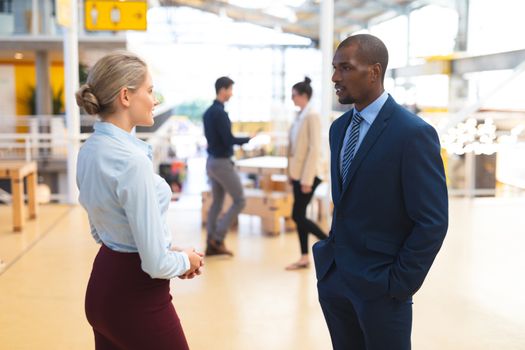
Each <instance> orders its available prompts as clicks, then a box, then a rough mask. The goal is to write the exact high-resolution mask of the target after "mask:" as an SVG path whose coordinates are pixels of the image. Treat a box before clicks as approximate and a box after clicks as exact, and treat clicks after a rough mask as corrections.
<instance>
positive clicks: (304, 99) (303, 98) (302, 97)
mask: <svg viewBox="0 0 525 350" xmlns="http://www.w3.org/2000/svg"><path fill="white" fill-rule="evenodd" d="M292 101H293V103H294V105H296V106H297V107H300V108H301V109H303V108H304V107H305V106H306V105H307V104H308V96H307V95H306V94H300V93H299V91H297V90H295V89H292Z"/></svg>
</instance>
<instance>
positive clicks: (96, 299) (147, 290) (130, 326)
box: [85, 245, 188, 350]
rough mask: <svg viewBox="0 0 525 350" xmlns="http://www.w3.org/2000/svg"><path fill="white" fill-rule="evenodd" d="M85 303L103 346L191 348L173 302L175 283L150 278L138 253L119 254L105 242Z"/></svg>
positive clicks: (102, 348) (129, 349)
mask: <svg viewBox="0 0 525 350" xmlns="http://www.w3.org/2000/svg"><path fill="white" fill-rule="evenodd" d="M85 307H86V316H87V319H88V321H89V324H90V325H91V326H92V327H93V332H94V334H95V348H96V349H97V350H110V349H127V350H132V349H136V350H142V349H162V350H168V349H169V350H175V349H176V350H187V349H188V344H187V342H186V338H185V336H184V332H183V330H182V327H181V324H180V321H179V318H178V316H177V313H176V312H175V308H174V307H173V304H172V303H171V295H170V281H169V280H162V279H153V278H151V277H149V275H147V274H146V273H145V272H144V271H142V269H141V267H140V257H139V255H138V254H137V253H119V252H115V251H113V250H111V249H109V248H107V247H106V246H104V245H102V247H101V248H100V251H99V252H98V255H97V257H96V258H95V262H94V263H93V270H92V272H91V277H90V279H89V283H88V288H87V292H86V305H85Z"/></svg>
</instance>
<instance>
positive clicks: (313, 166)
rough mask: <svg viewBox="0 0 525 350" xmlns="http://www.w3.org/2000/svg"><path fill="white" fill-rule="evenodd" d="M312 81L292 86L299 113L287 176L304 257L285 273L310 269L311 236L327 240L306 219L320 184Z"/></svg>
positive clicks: (292, 131)
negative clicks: (309, 239)
mask: <svg viewBox="0 0 525 350" xmlns="http://www.w3.org/2000/svg"><path fill="white" fill-rule="evenodd" d="M310 82H311V80H310V78H308V77H306V78H304V81H302V82H299V83H297V84H295V85H294V86H293V87H292V100H293V103H294V104H295V105H296V106H297V107H299V109H300V110H299V112H298V113H297V116H296V117H295V120H294V122H293V124H292V127H291V128H290V133H289V138H288V145H289V146H288V176H289V178H290V181H291V183H292V186H293V196H294V202H293V210H292V219H293V220H294V221H295V223H296V225H297V233H298V234H299V243H300V247H301V257H300V259H299V260H298V261H296V262H294V263H292V264H290V265H288V266H287V267H286V270H297V269H303V268H307V267H308V266H309V265H310V259H309V257H308V234H309V233H312V234H313V235H314V236H316V237H317V238H319V239H326V238H328V236H327V235H326V233H324V232H323V230H321V228H319V226H317V224H316V223H314V222H313V221H311V220H310V219H308V218H307V217H306V208H307V207H308V204H309V203H310V201H311V200H312V197H313V195H314V192H315V189H316V188H317V186H319V184H320V183H321V178H320V174H321V159H320V158H321V120H320V118H319V114H317V113H316V112H314V111H313V110H312V107H311V105H310V98H311V97H312V87H311V86H310Z"/></svg>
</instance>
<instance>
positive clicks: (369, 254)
mask: <svg viewBox="0 0 525 350" xmlns="http://www.w3.org/2000/svg"><path fill="white" fill-rule="evenodd" d="M351 116H352V111H349V112H347V113H345V114H343V115H342V116H341V117H340V118H338V119H337V120H335V121H334V122H333V124H332V126H331V127H330V150H331V177H332V199H333V202H334V214H333V220H332V227H331V234H330V237H329V238H328V239H326V240H323V241H320V242H317V243H316V244H315V245H314V248H313V253H314V259H315V267H316V273H317V278H318V280H322V278H323V277H324V276H325V275H326V273H327V271H328V270H329V268H330V266H331V265H332V264H333V263H335V264H336V266H337V269H338V271H340V273H341V275H342V277H343V281H344V283H345V286H342V288H347V290H348V291H349V292H350V293H352V294H353V295H355V296H357V297H358V298H360V299H362V300H367V299H372V298H376V297H379V296H381V295H390V296H392V297H395V298H398V299H401V300H403V299H407V298H409V297H410V296H412V295H413V294H414V293H415V292H416V291H417V290H418V289H419V288H420V287H421V285H422V283H423V280H424V279H425V277H426V275H427V273H428V271H429V269H430V266H431V265H432V263H433V261H434V258H435V257H436V255H437V253H438V251H439V249H440V248H441V245H442V243H443V240H444V238H445V234H446V232H447V227H448V196H447V187H446V181H445V173H444V169H443V162H442V159H441V156H440V144H439V139H438V136H437V133H436V131H435V130H434V128H433V127H432V126H430V125H429V124H427V123H426V122H425V121H423V120H422V119H421V118H419V117H418V116H416V115H414V114H412V113H410V112H409V111H407V110H406V109H404V108H403V107H401V106H400V105H398V104H397V103H396V102H395V101H394V99H393V98H392V97H391V96H389V97H388V99H387V101H386V103H385V104H384V105H383V107H382V109H381V111H380V112H379V114H378V116H377V118H376V119H375V121H374V122H373V123H372V125H371V127H370V129H369V131H368V133H367V134H366V136H365V138H364V139H363V141H362V143H361V145H360V147H359V149H358V151H357V153H356V155H355V157H354V159H353V161H352V163H351V165H350V170H349V175H348V176H349V177H350V180H349V181H347V186H346V187H344V188H343V187H342V181H341V175H340V171H339V156H340V153H341V147H342V146H343V140H344V136H345V132H346V128H347V127H348V125H349V124H350V120H351Z"/></svg>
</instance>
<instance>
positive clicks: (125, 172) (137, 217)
mask: <svg viewBox="0 0 525 350" xmlns="http://www.w3.org/2000/svg"><path fill="white" fill-rule="evenodd" d="M152 90H153V86H152V81H151V76H150V74H149V72H148V68H147V66H146V64H145V63H144V61H142V60H141V59H140V58H139V57H137V56H135V55H133V54H131V53H129V52H122V51H119V52H114V53H111V54H109V55H107V56H105V57H103V58H102V59H100V60H99V61H98V62H97V63H96V64H95V65H94V66H93V68H92V69H91V70H90V71H89V74H88V78H87V83H86V84H84V85H83V86H81V87H80V90H79V91H78V92H77V94H76V99H77V103H78V105H79V106H80V107H83V108H84V110H85V111H86V112H87V113H88V114H92V115H98V116H99V117H100V121H98V122H96V123H95V126H94V129H95V132H94V133H93V135H92V136H90V137H89V138H88V140H87V141H86V142H85V143H84V145H83V146H82V148H81V149H80V152H79V155H78V165H77V184H78V188H79V190H80V195H79V200H80V203H81V204H82V206H83V207H84V208H85V209H86V211H87V213H88V217H89V222H90V226H91V234H92V235H93V238H94V239H95V241H96V242H97V243H99V244H100V245H101V247H100V250H99V252H98V254H97V256H96V258H95V261H94V263H93V270H92V272H91V277H90V279H89V283H88V288H87V292H86V303H85V308H86V316H87V319H88V321H89V323H90V324H91V326H92V327H93V331H94V334H95V346H96V349H188V344H187V342H186V338H185V336H184V332H183V330H182V327H181V324H180V321H179V318H178V316H177V313H176V312H175V309H174V307H173V304H172V303H171V295H170V289H169V288H170V287H169V283H170V279H171V278H174V277H180V278H193V277H194V276H195V275H198V274H200V267H201V266H202V254H200V253H197V252H195V250H194V249H186V250H184V251H179V250H176V249H175V248H173V247H171V233H170V231H169V229H168V227H167V225H166V212H167V209H168V205H169V202H170V199H171V190H170V187H169V185H168V184H167V183H166V182H165V181H164V180H163V179H162V178H161V177H160V176H158V175H156V174H154V172H153V167H152V163H151V147H150V146H149V145H148V144H146V143H145V142H143V141H141V140H139V139H137V138H136V137H135V136H133V135H132V134H131V131H132V129H133V128H134V127H135V126H137V125H140V126H151V125H153V109H154V107H155V106H156V105H157V103H158V102H157V101H156V99H155V97H154V96H153V91H152Z"/></svg>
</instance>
